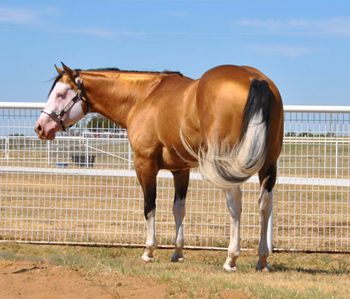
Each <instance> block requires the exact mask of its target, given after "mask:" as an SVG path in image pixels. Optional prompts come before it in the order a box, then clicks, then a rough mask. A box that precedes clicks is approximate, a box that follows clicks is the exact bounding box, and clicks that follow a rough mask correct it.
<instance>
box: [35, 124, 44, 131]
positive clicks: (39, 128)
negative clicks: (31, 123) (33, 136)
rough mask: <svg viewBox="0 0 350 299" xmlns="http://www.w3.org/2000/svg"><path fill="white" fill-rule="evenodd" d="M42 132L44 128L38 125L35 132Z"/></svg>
mask: <svg viewBox="0 0 350 299" xmlns="http://www.w3.org/2000/svg"><path fill="white" fill-rule="evenodd" d="M42 130H43V128H42V127H41V126H40V125H39V124H37V125H36V126H35V132H37V133H40V132H42Z"/></svg>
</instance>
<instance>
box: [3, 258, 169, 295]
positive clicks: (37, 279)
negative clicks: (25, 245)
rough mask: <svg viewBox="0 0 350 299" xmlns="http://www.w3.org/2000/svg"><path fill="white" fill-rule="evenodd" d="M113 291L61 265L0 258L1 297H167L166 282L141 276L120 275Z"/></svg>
mask: <svg viewBox="0 0 350 299" xmlns="http://www.w3.org/2000/svg"><path fill="white" fill-rule="evenodd" d="M116 285H117V289H114V290H113V293H111V292H109V291H108V290H107V289H105V288H104V287H102V286H101V285H98V284H95V283H93V282H91V281H90V280H88V279H87V278H86V277H84V276H83V275H82V274H81V273H80V272H79V271H74V270H70V269H66V268H64V267H62V266H53V265H48V264H41V263H38V264H36V263H33V262H27V261H0V298H7V299H18V298H20V299H47V298H50V299H61V298H62V299H63V298H64V299H67V298H81V299H97V298H98V299H113V298H151V297H152V298H164V296H165V290H166V287H165V286H159V285H153V284H149V283H147V282H146V281H143V279H140V278H133V279H127V278H121V279H120V281H118V282H116Z"/></svg>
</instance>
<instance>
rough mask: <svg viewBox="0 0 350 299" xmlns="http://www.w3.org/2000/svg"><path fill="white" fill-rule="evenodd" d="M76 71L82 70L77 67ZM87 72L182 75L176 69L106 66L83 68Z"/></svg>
mask: <svg viewBox="0 0 350 299" xmlns="http://www.w3.org/2000/svg"><path fill="white" fill-rule="evenodd" d="M76 71H82V70H79V69H77V70H76ZM85 71H87V72H104V71H107V72H123V73H140V74H142V73H146V74H167V75H180V76H183V74H182V73H181V72H178V71H169V70H164V71H162V72H157V71H135V70H122V69H119V68H116V67H107V68H97V69H88V70H85Z"/></svg>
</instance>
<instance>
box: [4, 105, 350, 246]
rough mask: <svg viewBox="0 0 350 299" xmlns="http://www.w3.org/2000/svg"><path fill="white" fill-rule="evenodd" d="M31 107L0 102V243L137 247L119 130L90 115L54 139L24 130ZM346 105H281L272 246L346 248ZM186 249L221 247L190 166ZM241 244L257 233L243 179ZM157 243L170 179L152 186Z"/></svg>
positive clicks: (162, 238)
mask: <svg viewBox="0 0 350 299" xmlns="http://www.w3.org/2000/svg"><path fill="white" fill-rule="evenodd" d="M40 105H41V104H26V105H20V104H17V105H15V104H7V105H6V104H4V103H2V104H1V103H0V185H1V187H0V188H1V189H0V240H15V241H19V242H40V243H41V242H42V243H64V244H106V245H143V244H144V241H145V224H144V218H143V197H142V193H141V188H140V187H139V185H138V183H137V179H136V176H135V172H134V169H133V154H132V150H131V148H130V145H129V143H128V140H127V134H126V131H125V130H124V129H121V128H119V127H118V126H116V125H115V124H112V123H111V122H109V121H108V120H106V119H104V118H102V117H101V116H99V115H97V114H90V115H89V116H88V117H86V118H85V119H84V120H83V121H81V122H79V123H78V124H77V125H76V126H74V127H72V128H71V129H69V130H68V132H66V133H62V134H60V135H59V136H58V137H57V138H56V139H55V140H54V141H50V142H43V141H40V140H38V139H37V137H36V136H35V135H34V131H33V126H34V123H35V120H36V119H37V117H38V116H39V113H40ZM349 169H350V108H349V107H342V108H340V107H338V108H336V107H334V108H332V109H330V108H329V107H328V108H320V107H309V108H307V107H306V108H305V107H303V108H301V107H293V106H292V107H286V109H285V138H284V148H283V153H282V155H281V157H280V160H279V176H278V184H277V186H276V188H275V194H274V226H273V235H274V242H273V245H274V247H275V249H284V250H310V251H345V252H350V174H349V172H350V170H349ZM191 177H192V179H191V181H190V188H189V193H188V200H187V209H186V218H185V238H186V245H187V246H188V247H198V248H225V247H227V245H228V239H229V216H228V212H227V210H226V204H225V199H224V196H223V194H222V192H221V191H220V190H217V189H215V188H214V187H213V186H212V185H211V184H209V183H207V182H205V181H203V180H202V179H201V178H200V175H199V174H198V173H197V172H196V170H193V172H192V173H191ZM242 187H243V188H242V189H243V194H244V195H243V214H242V226H241V230H242V236H241V238H242V246H243V247H244V248H256V245H257V244H258V241H259V236H260V225H259V212H258V206H257V197H258V193H259V187H258V184H257V179H256V178H255V177H253V178H252V179H251V180H250V181H249V182H248V183H245V184H244V185H243V186H242ZM157 188H158V193H157V195H158V196H157V217H156V226H157V227H156V229H157V237H158V243H159V244H160V245H163V246H171V245H172V244H173V241H174V237H175V236H174V234H175V224H174V220H173V216H172V202H173V200H172V199H173V196H174V191H173V185H172V177H171V174H170V173H168V172H165V171H162V172H161V173H160V174H159V177H158V181H157Z"/></svg>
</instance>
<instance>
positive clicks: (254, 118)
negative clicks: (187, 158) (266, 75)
mask: <svg viewBox="0 0 350 299" xmlns="http://www.w3.org/2000/svg"><path fill="white" fill-rule="evenodd" d="M273 99H274V95H273V93H272V91H271V89H270V87H269V85H268V83H267V82H266V81H265V80H257V79H254V80H253V81H252V82H251V85H250V89H249V94H248V100H247V103H246V105H245V108H244V112H243V121H242V127H241V135H240V138H239V141H238V142H237V143H236V145H235V146H234V147H233V148H232V147H228V146H225V144H220V142H219V140H211V141H210V142H209V143H208V145H207V147H206V148H203V149H201V150H200V151H199V154H198V160H199V165H200V170H201V173H202V176H203V177H204V178H205V179H208V180H209V181H211V182H212V183H213V184H214V185H215V186H217V187H219V188H221V189H229V188H232V186H233V185H237V184H241V183H243V182H244V181H246V180H247V179H248V178H250V177H251V176H252V175H253V174H255V173H256V172H258V171H259V170H260V169H261V167H262V166H263V164H264V162H265V159H266V153H267V140H268V135H269V120H270V110H271V109H270V108H271V105H272V103H273Z"/></svg>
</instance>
